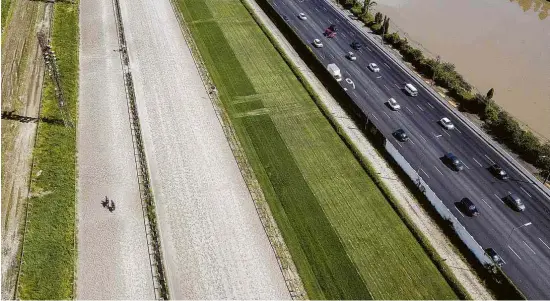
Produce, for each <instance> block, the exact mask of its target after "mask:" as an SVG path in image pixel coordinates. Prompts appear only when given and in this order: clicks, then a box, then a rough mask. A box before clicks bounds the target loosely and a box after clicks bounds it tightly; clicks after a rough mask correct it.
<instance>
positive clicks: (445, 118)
mask: <svg viewBox="0 0 550 301" xmlns="http://www.w3.org/2000/svg"><path fill="white" fill-rule="evenodd" d="M441 120H442V121H444V122H451V119H449V118H447V117H443V118H441Z"/></svg>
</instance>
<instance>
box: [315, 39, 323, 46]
mask: <svg viewBox="0 0 550 301" xmlns="http://www.w3.org/2000/svg"><path fill="white" fill-rule="evenodd" d="M313 46H315V47H317V48H321V47H323V43H322V42H321V40H319V39H315V40H313Z"/></svg>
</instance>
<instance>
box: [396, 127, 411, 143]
mask: <svg viewBox="0 0 550 301" xmlns="http://www.w3.org/2000/svg"><path fill="white" fill-rule="evenodd" d="M393 136H394V137H395V138H397V140H399V141H401V142H405V141H407V140H409V136H408V135H407V133H405V130H403V129H398V130H397V131H395V132H393Z"/></svg>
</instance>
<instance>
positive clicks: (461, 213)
mask: <svg viewBox="0 0 550 301" xmlns="http://www.w3.org/2000/svg"><path fill="white" fill-rule="evenodd" d="M455 209H456V211H458V213H460V215H462V217H465V216H464V214H462V212H460V210H458V208H456V207H455Z"/></svg>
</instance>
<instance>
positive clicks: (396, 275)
mask: <svg viewBox="0 0 550 301" xmlns="http://www.w3.org/2000/svg"><path fill="white" fill-rule="evenodd" d="M176 3H177V6H178V8H179V10H180V11H181V12H182V14H183V16H184V18H185V20H186V23H187V24H188V26H189V27H190V29H191V33H192V35H193V38H194V40H195V41H196V43H197V45H198V48H199V50H200V53H201V56H202V57H203V59H204V60H205V63H206V66H207V68H208V71H209V73H210V75H211V77H212V78H213V80H214V82H215V84H216V88H217V90H218V94H219V96H220V99H221V101H222V103H223V105H224V108H225V110H226V111H227V113H228V114H229V116H230V119H231V122H232V124H233V126H234V129H235V131H236V132H237V136H238V138H239V140H240V143H241V144H242V146H243V147H244V149H245V152H246V154H247V157H248V160H249V162H250V164H251V165H252V168H253V170H254V172H255V174H256V177H257V178H258V180H259V182H260V185H261V186H262V189H263V192H264V194H265V196H266V199H267V201H268V202H269V205H270V208H271V211H272V213H273V214H274V217H275V219H276V221H277V224H278V226H279V229H280V230H281V232H282V234H283V236H284V239H285V242H286V244H287V246H288V248H289V250H290V252H291V254H292V256H293V260H294V262H295V264H296V266H297V268H298V271H299V273H300V276H301V278H302V281H303V282H304V286H305V288H306V290H307V293H308V295H309V297H310V298H311V299H372V298H376V299H431V298H436V299H457V295H456V294H455V293H454V291H453V290H452V289H451V287H450V286H449V284H448V283H447V282H446V281H445V279H444V277H443V276H442V275H441V273H440V272H439V270H438V269H437V267H436V266H435V265H434V263H433V261H432V260H431V259H430V257H429V256H428V255H427V254H426V252H425V251H424V250H423V248H422V246H421V245H420V244H419V243H418V241H417V240H416V239H415V237H414V235H413V234H412V233H411V232H410V230H409V229H408V228H407V226H406V225H405V224H404V223H403V221H402V220H401V219H400V217H399V215H398V213H396V211H395V210H394V209H393V208H392V207H391V205H390V203H389V202H388V200H387V199H386V198H385V196H384V194H383V192H382V191H381V190H380V189H379V187H378V186H377V185H376V184H375V183H374V182H373V181H372V179H371V178H370V177H369V176H368V174H367V173H366V171H365V169H364V168H363V167H362V165H361V164H360V163H359V162H358V161H357V159H356V158H355V157H354V155H353V153H352V152H351V151H350V149H349V148H348V147H347V146H346V144H345V143H344V142H343V141H342V140H341V138H340V137H339V135H338V134H337V133H336V132H335V131H334V129H333V128H332V126H331V124H330V123H329V122H328V120H327V119H326V118H325V116H323V114H322V112H321V111H320V110H319V108H318V107H317V105H316V104H315V102H314V101H313V99H312V98H311V96H310V95H309V94H308V92H307V90H306V88H305V87H304V86H303V85H302V84H301V83H300V81H299V80H298V79H297V78H296V75H295V74H294V73H293V72H292V70H291V69H290V67H289V66H288V65H287V64H286V62H285V61H284V59H283V57H282V56H281V54H280V53H278V52H277V51H276V50H275V48H274V47H273V44H271V42H270V41H269V39H268V37H267V36H266V35H265V34H264V32H262V30H261V29H260V27H259V26H258V24H257V23H256V22H255V21H254V19H253V18H252V16H251V15H250V14H249V12H248V11H247V10H246V8H245V6H244V5H243V4H242V3H241V2H240V1H236V0H234V1H222V2H220V1H214V0H177V1H176Z"/></svg>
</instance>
